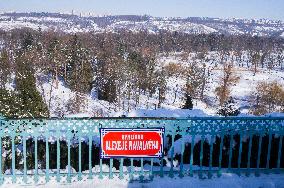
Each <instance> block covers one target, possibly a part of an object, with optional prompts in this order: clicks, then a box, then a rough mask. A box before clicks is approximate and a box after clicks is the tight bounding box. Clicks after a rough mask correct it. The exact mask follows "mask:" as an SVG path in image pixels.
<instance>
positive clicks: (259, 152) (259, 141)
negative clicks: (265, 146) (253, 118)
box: [256, 134, 262, 176]
mask: <svg viewBox="0 0 284 188" xmlns="http://www.w3.org/2000/svg"><path fill="white" fill-rule="evenodd" d="M261 145H262V135H261V134H260V135H259V139H258V148H257V161H256V169H257V172H256V175H257V176H258V175H259V164H260V156H261Z"/></svg>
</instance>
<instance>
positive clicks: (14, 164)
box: [11, 135, 16, 183]
mask: <svg viewBox="0 0 284 188" xmlns="http://www.w3.org/2000/svg"><path fill="white" fill-rule="evenodd" d="M11 139H12V182H13V183H16V173H15V170H16V154H15V136H14V135H13V136H11Z"/></svg>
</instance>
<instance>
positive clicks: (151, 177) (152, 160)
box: [150, 158, 154, 180]
mask: <svg viewBox="0 0 284 188" xmlns="http://www.w3.org/2000/svg"><path fill="white" fill-rule="evenodd" d="M153 166H154V159H153V158H151V174H150V179H151V180H153V178H154V173H153V170H154V169H153Z"/></svg>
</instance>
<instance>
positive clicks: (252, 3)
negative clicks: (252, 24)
mask: <svg viewBox="0 0 284 188" xmlns="http://www.w3.org/2000/svg"><path fill="white" fill-rule="evenodd" d="M72 10H74V11H75V12H77V13H79V12H84V13H89V12H91V13H94V14H112V15H118V14H138V15H143V14H148V15H151V16H168V17H192V16H202V17H221V18H232V17H237V18H269V19H276V20H284V0H0V12H6V11H16V12H71V11H72Z"/></svg>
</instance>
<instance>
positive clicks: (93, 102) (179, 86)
mask: <svg viewBox="0 0 284 188" xmlns="http://www.w3.org/2000/svg"><path fill="white" fill-rule="evenodd" d="M195 56H196V54H195V53H191V54H189V59H188V61H184V60H182V59H181V57H180V56H179V53H173V54H171V55H169V56H168V57H165V56H163V54H161V56H160V58H159V62H160V63H159V65H158V66H159V67H161V66H163V67H164V66H167V65H170V64H176V65H181V66H182V67H188V66H189V65H190V64H191V63H192V62H193V59H194V57H195ZM216 57H217V58H216ZM218 57H219V56H218V54H217V52H210V53H208V54H207V59H209V60H208V61H206V62H202V61H200V62H198V63H199V64H200V65H202V64H203V63H204V64H205V66H206V69H207V70H210V74H211V75H210V76H208V81H207V84H206V89H205V93H204V95H205V100H200V99H193V105H194V107H193V110H192V111H190V110H183V109H181V107H182V106H183V105H184V103H185V93H184V87H185V84H186V82H185V79H184V78H183V77H179V76H171V77H169V78H167V92H166V96H165V101H164V102H163V103H162V104H161V109H157V108H158V106H157V104H158V93H155V94H154V95H153V96H152V97H150V98H148V97H147V96H144V95H143V94H142V95H141V99H140V103H139V104H138V105H136V104H135V101H134V100H130V101H127V100H125V103H124V105H125V106H124V107H121V106H119V105H118V104H116V103H109V102H107V101H103V100H98V98H97V94H96V91H95V90H93V91H92V92H91V93H90V94H84V95H82V96H81V97H82V99H83V102H82V103H81V107H80V114H76V115H75V116H76V117H77V116H80V117H102V116H104V117H108V116H112V117H119V116H129V117H196V116H197V117H202V116H208V115H210V116H212V115H213V116H215V115H216V112H217V109H218V107H219V106H218V105H219V104H218V100H217V97H216V93H215V89H216V87H217V86H218V80H219V79H220V78H221V77H222V65H221V64H218V63H216V62H218V61H219V60H218ZM195 61H196V60H195ZM243 61H244V62H243V64H245V65H246V61H247V60H246V58H244V60H243ZM249 66H251V65H249ZM159 67H158V68H159ZM234 72H235V74H236V75H237V76H238V77H239V80H238V82H237V83H235V84H234V85H233V86H232V88H231V96H232V97H233V99H234V101H235V102H236V105H237V106H238V107H239V108H240V110H241V116H244V115H248V113H249V109H250V108H251V106H250V105H249V104H250V100H251V99H250V96H251V95H252V94H253V92H254V91H255V90H256V85H257V84H258V83H259V82H263V81H264V82H273V81H276V82H277V83H279V84H281V85H282V86H283V87H284V70H280V69H271V70H270V69H267V68H258V70H257V72H256V73H254V72H253V71H252V70H250V69H249V68H247V67H241V66H238V65H237V62H235V68H234ZM41 80H42V81H41V82H42V83H38V84H37V85H38V90H39V91H40V92H41V94H42V96H43V98H44V99H45V102H46V104H48V106H49V110H50V113H51V116H69V117H70V115H71V117H73V116H74V115H73V114H72V112H70V111H68V108H67V106H68V103H69V101H72V100H73V99H74V97H75V95H76V94H75V92H73V91H71V90H70V89H69V88H68V87H67V86H66V85H65V84H64V81H63V80H59V82H58V83H56V81H55V80H53V83H52V81H51V79H50V78H48V77H46V76H45V77H44V78H41ZM156 109H157V110H156Z"/></svg>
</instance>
